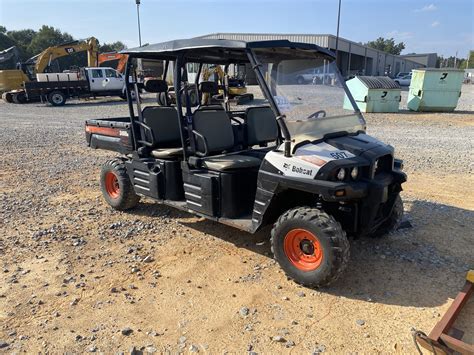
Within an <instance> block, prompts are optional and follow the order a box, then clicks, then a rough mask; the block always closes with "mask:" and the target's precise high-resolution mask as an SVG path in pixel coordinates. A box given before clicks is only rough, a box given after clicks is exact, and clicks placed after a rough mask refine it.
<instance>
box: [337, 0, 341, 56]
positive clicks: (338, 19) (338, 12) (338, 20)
mask: <svg viewBox="0 0 474 355" xmlns="http://www.w3.org/2000/svg"><path fill="white" fill-rule="evenodd" d="M340 22H341V0H339V9H338V10H337V31H336V32H337V33H336V65H337V57H338V54H339V53H338V52H339V51H338V46H339V23H340Z"/></svg>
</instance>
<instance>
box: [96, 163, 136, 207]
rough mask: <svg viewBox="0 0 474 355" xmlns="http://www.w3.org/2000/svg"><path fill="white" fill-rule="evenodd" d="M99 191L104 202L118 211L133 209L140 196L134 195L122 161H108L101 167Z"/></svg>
mask: <svg viewBox="0 0 474 355" xmlns="http://www.w3.org/2000/svg"><path fill="white" fill-rule="evenodd" d="M100 189H101V190H102V195H103V196H104V198H105V201H107V203H108V204H109V205H110V206H112V207H113V208H115V209H116V210H119V211H125V210H128V209H131V208H133V207H135V206H136V205H137V204H138V201H140V196H138V195H137V194H136V193H135V190H134V188H133V185H132V182H131V181H130V178H129V176H128V174H127V169H126V168H125V164H124V162H123V160H122V159H119V158H117V159H113V160H108V161H106V162H105V163H104V165H102V170H101V173H100Z"/></svg>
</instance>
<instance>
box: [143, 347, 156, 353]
mask: <svg viewBox="0 0 474 355" xmlns="http://www.w3.org/2000/svg"><path fill="white" fill-rule="evenodd" d="M145 352H146V353H147V354H154V353H157V352H158V349H157V348H155V347H154V346H147V347H146V348H145Z"/></svg>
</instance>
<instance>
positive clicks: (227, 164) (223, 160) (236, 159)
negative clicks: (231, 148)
mask: <svg viewBox="0 0 474 355" xmlns="http://www.w3.org/2000/svg"><path fill="white" fill-rule="evenodd" d="M261 162H262V161H261V160H260V159H258V158H255V157H251V156H249V155H241V154H233V155H221V156H216V157H209V158H204V159H203V160H202V167H203V168H207V169H209V170H215V171H226V170H234V169H246V168H258V167H259V166H260V163H261Z"/></svg>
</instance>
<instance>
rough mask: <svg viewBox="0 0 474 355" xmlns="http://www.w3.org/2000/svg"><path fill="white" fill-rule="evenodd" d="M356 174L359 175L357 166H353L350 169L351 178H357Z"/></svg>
mask: <svg viewBox="0 0 474 355" xmlns="http://www.w3.org/2000/svg"><path fill="white" fill-rule="evenodd" d="M358 176H359V168H358V167H357V166H354V167H353V168H352V170H351V178H352V179H353V180H355V179H357V177H358Z"/></svg>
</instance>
